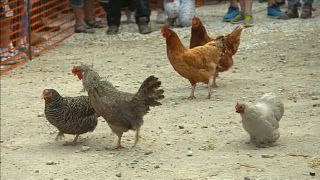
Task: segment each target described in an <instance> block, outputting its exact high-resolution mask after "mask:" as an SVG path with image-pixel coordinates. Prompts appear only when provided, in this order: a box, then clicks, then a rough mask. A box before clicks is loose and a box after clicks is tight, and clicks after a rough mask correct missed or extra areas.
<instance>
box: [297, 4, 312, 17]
mask: <svg viewBox="0 0 320 180" xmlns="http://www.w3.org/2000/svg"><path fill="white" fill-rule="evenodd" d="M303 3H304V4H303V6H302V9H301V16H300V17H301V18H302V19H307V18H311V17H312V4H313V0H303Z"/></svg>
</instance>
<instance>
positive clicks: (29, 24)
mask: <svg viewBox="0 0 320 180" xmlns="http://www.w3.org/2000/svg"><path fill="white" fill-rule="evenodd" d="M31 5H32V2H31V0H28V1H27V16H28V37H27V41H28V57H29V60H32V47H31V40H32V39H31V8H32V6H31Z"/></svg>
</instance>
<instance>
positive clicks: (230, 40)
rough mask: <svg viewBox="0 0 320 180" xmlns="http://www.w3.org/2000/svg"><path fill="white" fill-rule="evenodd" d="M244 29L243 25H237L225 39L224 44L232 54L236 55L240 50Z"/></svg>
mask: <svg viewBox="0 0 320 180" xmlns="http://www.w3.org/2000/svg"><path fill="white" fill-rule="evenodd" d="M242 30H243V28H242V27H241V26H237V27H236V28H235V29H234V30H233V31H232V32H231V33H230V34H228V35H227V36H226V37H225V39H224V46H225V47H226V48H227V49H228V51H229V52H230V53H231V55H234V54H235V53H236V52H237V51H238V48H239V45H240V36H241V32H242Z"/></svg>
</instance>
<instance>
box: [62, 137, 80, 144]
mask: <svg viewBox="0 0 320 180" xmlns="http://www.w3.org/2000/svg"><path fill="white" fill-rule="evenodd" d="M79 135H80V134H76V137H74V139H73V141H72V142H66V143H64V144H63V145H64V146H70V145H71V146H75V145H77V144H78V138H79Z"/></svg>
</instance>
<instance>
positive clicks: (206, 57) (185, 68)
mask: <svg viewBox="0 0 320 180" xmlns="http://www.w3.org/2000/svg"><path fill="white" fill-rule="evenodd" d="M161 31H162V35H163V37H164V38H165V39H166V44H167V57H168V59H169V61H170V63H171V65H172V66H173V68H174V69H175V70H176V71H177V72H178V73H179V74H180V75H181V76H182V77H184V78H186V79H188V80H189V82H190V84H191V86H192V89H191V94H190V96H189V98H195V96H194V91H195V87H196V84H197V83H199V82H202V83H205V84H208V98H210V97H211V87H212V85H213V84H215V79H216V76H215V75H216V68H217V66H218V64H219V61H220V59H221V53H222V51H221V48H220V45H219V44H217V43H216V42H215V41H210V42H208V43H206V44H205V45H203V46H198V47H194V48H192V49H189V48H186V47H185V46H184V45H183V44H182V42H181V41H180V39H179V37H178V35H177V34H176V33H175V32H174V31H173V30H171V29H169V28H168V27H167V26H164V27H162V29H161Z"/></svg>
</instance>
